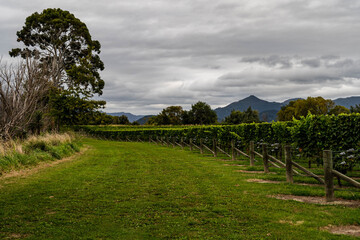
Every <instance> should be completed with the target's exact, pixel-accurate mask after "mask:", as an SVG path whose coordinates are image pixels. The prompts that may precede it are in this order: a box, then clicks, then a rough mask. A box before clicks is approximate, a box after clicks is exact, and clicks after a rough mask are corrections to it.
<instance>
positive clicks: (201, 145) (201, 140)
mask: <svg viewBox="0 0 360 240" xmlns="http://www.w3.org/2000/svg"><path fill="white" fill-rule="evenodd" d="M200 154H204V146H203V139H202V138H200Z"/></svg>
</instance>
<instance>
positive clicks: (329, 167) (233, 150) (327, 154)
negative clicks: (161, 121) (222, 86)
mask: <svg viewBox="0 0 360 240" xmlns="http://www.w3.org/2000/svg"><path fill="white" fill-rule="evenodd" d="M117 140H120V139H117ZM123 140H124V141H128V142H132V141H139V142H144V139H141V138H140V137H136V138H134V137H132V139H129V138H128V137H126V138H125V139H123ZM176 140H179V141H176ZM148 141H149V143H155V144H162V145H165V146H168V147H170V146H172V147H176V146H178V147H181V148H182V149H184V148H185V147H188V148H189V149H190V151H193V150H194V149H197V150H199V151H200V153H201V154H204V152H205V150H206V151H208V152H210V153H211V154H212V155H213V156H214V157H217V156H218V153H219V152H220V153H222V154H224V155H226V156H227V157H229V158H231V159H232V160H236V155H237V154H238V155H241V156H244V157H245V158H247V159H248V160H249V165H250V166H255V161H256V159H255V156H258V157H260V158H261V159H262V162H263V167H264V173H269V172H270V170H269V165H272V166H274V167H276V168H285V169H286V181H287V182H289V183H291V184H293V183H294V180H293V176H294V174H296V175H299V176H309V177H312V178H314V179H316V180H317V181H318V182H319V183H320V184H322V185H324V186H325V198H326V201H327V202H331V201H334V177H338V178H340V179H342V180H344V181H346V182H348V183H350V184H351V185H352V186H354V187H356V188H360V183H359V182H358V181H356V180H354V179H352V178H350V177H348V176H346V175H344V174H342V173H340V172H339V171H336V170H335V169H333V158H332V151H331V150H324V151H323V157H322V158H323V168H324V178H321V177H320V176H318V175H316V174H315V173H313V172H311V171H310V170H308V169H307V168H305V167H303V166H301V165H300V164H298V163H297V162H295V161H293V160H292V155H291V146H290V145H286V146H284V148H283V150H284V156H285V162H283V161H281V160H279V159H277V158H276V157H275V156H272V155H270V154H269V153H268V149H267V145H268V144H266V143H262V144H261V149H262V154H261V153H259V152H257V151H255V144H254V141H250V142H249V148H248V154H247V153H245V152H244V151H241V150H240V149H238V148H237V147H236V146H235V141H234V140H231V143H230V149H229V150H230V151H229V152H227V151H226V150H224V149H222V148H221V147H220V146H219V145H218V144H217V139H215V138H214V139H212V146H211V147H209V146H208V145H206V144H205V143H204V141H203V139H198V140H197V141H194V139H192V138H190V139H188V142H186V141H185V139H184V138H183V137H181V138H180V139H177V138H171V139H170V138H169V137H158V136H156V138H155V139H153V138H152V137H151V136H149V139H148ZM195 142H197V143H198V145H197V144H196V143H195ZM207 142H209V141H207ZM281 154H282V153H281ZM280 158H282V157H280ZM294 168H297V169H298V170H300V171H302V172H304V173H305V175H303V174H301V173H300V172H299V171H297V170H295V169H294Z"/></svg>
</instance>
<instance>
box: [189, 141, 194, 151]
mask: <svg viewBox="0 0 360 240" xmlns="http://www.w3.org/2000/svg"><path fill="white" fill-rule="evenodd" d="M189 141H190V151H192V150H193V144H192V138H190V140H189Z"/></svg>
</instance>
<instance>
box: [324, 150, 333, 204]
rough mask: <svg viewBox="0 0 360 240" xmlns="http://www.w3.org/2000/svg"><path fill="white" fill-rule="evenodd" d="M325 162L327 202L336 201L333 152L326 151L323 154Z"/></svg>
mask: <svg viewBox="0 0 360 240" xmlns="http://www.w3.org/2000/svg"><path fill="white" fill-rule="evenodd" d="M323 161H324V180H325V197H326V201H327V202H332V201H334V176H333V173H332V170H333V159H332V152H331V150H324V152H323Z"/></svg>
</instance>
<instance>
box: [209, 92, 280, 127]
mask: <svg viewBox="0 0 360 240" xmlns="http://www.w3.org/2000/svg"><path fill="white" fill-rule="evenodd" d="M281 106H282V103H278V102H268V101H265V100H262V99H260V98H257V97H255V96H254V95H251V96H249V97H247V98H244V99H242V100H240V101H238V102H233V103H230V104H229V105H227V106H225V107H222V108H216V109H215V112H216V114H217V116H218V120H219V121H221V120H223V119H225V117H227V116H229V115H230V113H231V111H232V110H240V111H242V112H243V111H245V110H246V109H248V108H249V107H251V108H252V109H253V110H257V111H258V112H259V116H260V120H267V121H269V122H270V121H272V120H275V119H276V113H277V112H278V111H279V110H280V108H281Z"/></svg>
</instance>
